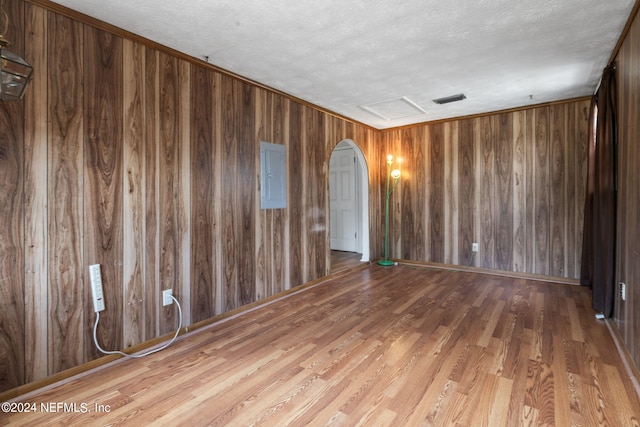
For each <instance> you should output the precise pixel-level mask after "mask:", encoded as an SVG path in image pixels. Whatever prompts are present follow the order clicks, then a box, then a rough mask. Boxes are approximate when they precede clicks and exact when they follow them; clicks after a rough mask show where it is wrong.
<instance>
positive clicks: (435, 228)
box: [428, 124, 445, 262]
mask: <svg viewBox="0 0 640 427" xmlns="http://www.w3.org/2000/svg"><path fill="white" fill-rule="evenodd" d="M430 137H431V138H430V140H429V141H428V143H429V154H430V155H429V170H430V172H431V173H430V181H429V216H430V219H431V224H430V230H429V231H430V233H429V234H430V236H429V239H430V240H429V242H430V245H429V246H430V248H429V251H430V254H431V260H432V261H434V262H444V231H445V230H444V204H443V198H444V191H445V188H444V150H445V147H444V125H443V124H436V125H434V126H432V127H431V133H430Z"/></svg>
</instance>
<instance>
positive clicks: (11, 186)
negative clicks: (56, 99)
mask: <svg viewBox="0 0 640 427" xmlns="http://www.w3.org/2000/svg"><path fill="white" fill-rule="evenodd" d="M23 6H24V5H23V4H22V3H17V2H10V3H9V4H8V5H7V6H5V7H8V8H10V9H9V10H8V11H7V13H8V14H10V15H11V16H16V17H17V18H19V19H17V21H16V22H17V24H13V25H12V26H11V28H10V29H9V28H8V29H7V32H6V33H5V34H4V35H5V36H6V37H7V38H8V39H10V40H13V41H15V40H18V41H17V43H15V44H14V45H13V46H12V48H11V49H12V50H13V49H16V51H18V52H20V53H23V51H24V45H23V43H22V41H21V39H20V38H19V37H16V36H17V35H18V34H22V32H23V31H24V29H23V28H16V25H21V23H22V22H23V19H21V18H22V17H23V11H24V8H23ZM9 22H11V21H9ZM24 121H25V111H24V105H23V103H9V102H3V103H0V129H2V131H1V132H0V200H2V203H1V204H0V206H1V207H0V215H1V217H2V218H3V219H2V222H1V224H0V307H2V309H1V310H0V349H2V350H4V351H0V386H2V387H7V388H9V387H16V386H18V385H20V384H22V383H23V382H24V379H25V369H24V366H25V304H24V296H23V291H24V288H23V286H24V285H23V284H24V282H25V277H24V258H23V249H24V248H23V244H24V226H25V223H24V214H25V206H24V199H23V191H22V188H23V185H24V178H25V177H24V169H23V163H24V150H23V147H24V146H23V142H22V141H23V140H24V138H25V135H24Z"/></svg>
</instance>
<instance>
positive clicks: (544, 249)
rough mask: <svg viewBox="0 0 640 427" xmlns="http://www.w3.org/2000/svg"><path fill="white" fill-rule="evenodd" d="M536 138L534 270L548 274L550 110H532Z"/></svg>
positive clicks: (534, 169) (549, 267)
mask: <svg viewBox="0 0 640 427" xmlns="http://www.w3.org/2000/svg"><path fill="white" fill-rule="evenodd" d="M534 126H535V140H534V142H533V145H534V153H533V156H534V157H533V159H532V162H533V171H534V172H533V173H534V183H533V185H534V195H533V206H532V209H533V211H532V212H533V214H534V217H533V220H532V224H533V227H534V251H533V257H534V259H533V262H534V271H533V273H537V274H550V272H551V266H550V256H549V245H550V242H549V240H550V238H551V235H550V224H549V223H550V218H549V215H550V208H549V203H550V201H549V193H550V185H551V182H550V167H549V139H550V138H549V110H548V109H547V108H537V109H535V112H534Z"/></svg>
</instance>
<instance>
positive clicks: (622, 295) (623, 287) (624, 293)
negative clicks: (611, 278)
mask: <svg viewBox="0 0 640 427" xmlns="http://www.w3.org/2000/svg"><path fill="white" fill-rule="evenodd" d="M620 299H622V301H626V300H627V285H626V284H625V283H624V282H620Z"/></svg>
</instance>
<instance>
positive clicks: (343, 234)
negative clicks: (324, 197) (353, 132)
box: [329, 148, 358, 252]
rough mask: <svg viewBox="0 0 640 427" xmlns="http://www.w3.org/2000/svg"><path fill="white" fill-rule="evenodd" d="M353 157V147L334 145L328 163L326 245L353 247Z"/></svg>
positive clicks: (354, 232) (355, 210)
mask: <svg viewBox="0 0 640 427" xmlns="http://www.w3.org/2000/svg"><path fill="white" fill-rule="evenodd" d="M355 160H356V157H355V153H354V151H353V148H346V149H336V150H334V152H333V153H332V154H331V160H330V163H329V214H330V218H331V223H330V231H329V238H330V245H331V249H333V250H338V251H348V252H355V251H356V250H357V231H358V220H357V208H356V206H357V204H356V202H357V194H356V162H355Z"/></svg>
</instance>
